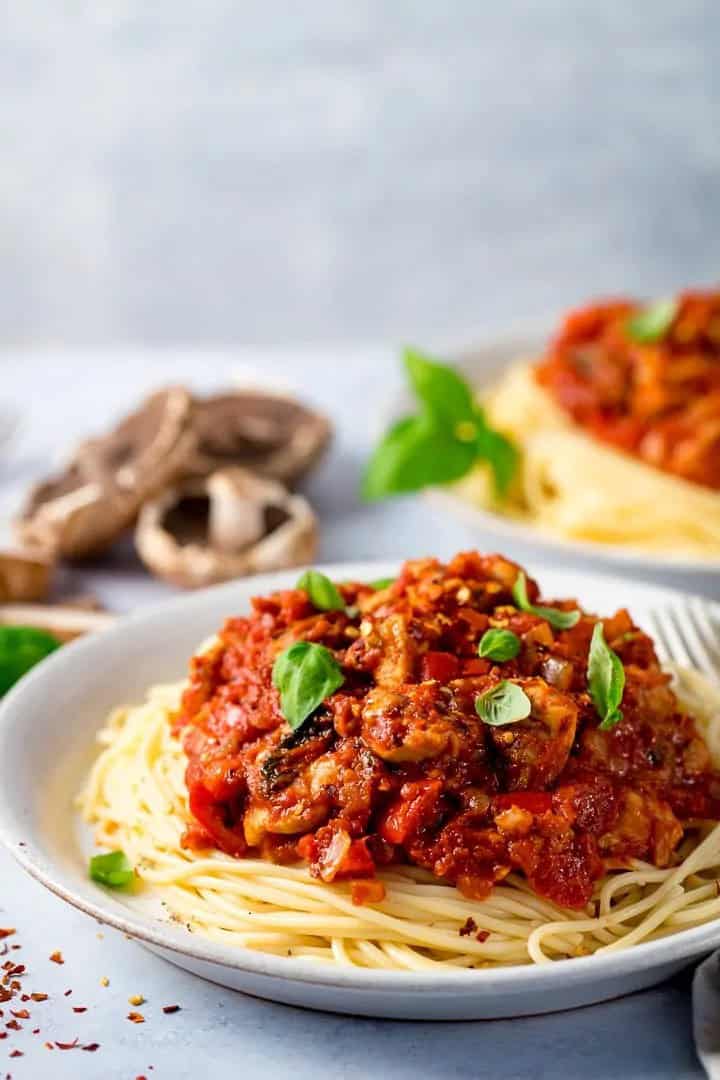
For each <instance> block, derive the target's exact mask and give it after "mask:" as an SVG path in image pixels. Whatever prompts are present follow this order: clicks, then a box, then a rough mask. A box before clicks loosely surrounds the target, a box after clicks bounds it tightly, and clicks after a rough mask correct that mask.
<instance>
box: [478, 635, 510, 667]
mask: <svg viewBox="0 0 720 1080" xmlns="http://www.w3.org/2000/svg"><path fill="white" fill-rule="evenodd" d="M520 645H521V641H520V638H519V637H518V636H517V634H513V632H512V630H500V629H491V630H486V631H485V633H484V634H483V636H482V637H481V638H480V644H479V645H478V656H481V657H483V658H484V659H486V660H497V661H498V662H499V663H502V662H503V660H514V659H515V657H516V656H517V654H518V653H519V652H520Z"/></svg>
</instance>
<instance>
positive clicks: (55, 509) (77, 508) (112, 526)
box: [17, 387, 196, 559]
mask: <svg viewBox="0 0 720 1080" xmlns="http://www.w3.org/2000/svg"><path fill="white" fill-rule="evenodd" d="M192 408H193V404H192V399H191V397H190V395H189V394H188V393H187V391H186V390H183V389H182V388H180V387H174V388H171V389H168V390H162V391H160V392H159V393H157V394H153V395H152V396H151V397H149V398H148V399H147V400H146V401H145V402H144V403H143V404H142V406H141V407H140V408H139V409H138V410H137V411H136V412H134V413H132V414H131V415H130V416H128V417H126V418H125V419H124V420H123V421H122V422H121V423H120V424H119V425H118V426H117V427H116V428H115V429H114V430H113V431H112V432H111V433H110V434H109V435H106V436H103V437H98V438H94V439H89V440H87V441H86V442H84V443H82V444H81V446H79V447H78V449H77V451H76V452H75V454H74V456H73V458H72V459H71V461H70V462H69V464H68V466H67V468H66V470H65V471H64V472H63V473H62V474H61V475H59V476H57V477H54V478H52V479H50V480H47V481H45V482H44V483H42V484H40V485H38V486H37V487H36V488H35V489H34V490H33V491H32V492H31V494H30V497H29V499H28V501H27V503H26V505H25V508H24V510H23V511H22V513H21V516H20V519H19V521H18V522H17V531H18V534H19V535H20V537H21V538H22V539H23V541H24V542H25V543H28V544H34V545H37V546H39V547H41V548H42V549H44V550H45V551H48V552H51V553H53V554H57V555H61V556H64V557H65V558H68V559H79V558H84V557H86V556H91V555H97V554H99V553H100V552H101V551H104V550H105V549H106V548H107V547H109V546H110V544H112V542H113V541H114V540H115V539H116V538H117V537H118V536H119V535H120V533H122V532H123V530H124V529H126V528H127V527H128V526H129V525H131V524H132V522H133V521H134V519H135V517H136V516H137V513H138V510H139V509H140V506H141V505H142V503H143V502H144V501H145V499H147V498H149V497H150V496H152V495H154V494H155V493H156V492H158V491H160V490H162V488H163V487H164V486H165V485H166V484H167V483H169V482H172V481H173V480H174V479H175V478H176V477H177V475H178V473H179V472H181V471H182V470H183V468H184V467H185V464H186V463H187V461H188V460H189V458H190V457H191V455H192V453H193V451H194V448H195V445H196V438H195V434H194V432H193V430H192V426H191V414H192Z"/></svg>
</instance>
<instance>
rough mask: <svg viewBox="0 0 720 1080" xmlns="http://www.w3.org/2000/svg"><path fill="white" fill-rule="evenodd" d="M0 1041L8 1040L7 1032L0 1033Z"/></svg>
mask: <svg viewBox="0 0 720 1080" xmlns="http://www.w3.org/2000/svg"><path fill="white" fill-rule="evenodd" d="M0 1039H7V1031H0Z"/></svg>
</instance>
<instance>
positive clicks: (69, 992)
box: [63, 990, 72, 997]
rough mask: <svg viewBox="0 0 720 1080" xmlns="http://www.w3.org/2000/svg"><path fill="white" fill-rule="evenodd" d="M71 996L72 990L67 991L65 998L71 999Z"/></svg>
mask: <svg viewBox="0 0 720 1080" xmlns="http://www.w3.org/2000/svg"><path fill="white" fill-rule="evenodd" d="M71 994H72V990H66V991H65V993H64V994H63V997H70V995H71Z"/></svg>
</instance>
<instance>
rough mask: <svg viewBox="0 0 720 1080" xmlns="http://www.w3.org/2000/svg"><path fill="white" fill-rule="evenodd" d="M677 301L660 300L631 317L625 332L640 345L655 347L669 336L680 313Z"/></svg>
mask: <svg viewBox="0 0 720 1080" xmlns="http://www.w3.org/2000/svg"><path fill="white" fill-rule="evenodd" d="M678 306H679V305H678V302H677V300H658V301H657V302H656V303H654V304H650V305H649V306H648V307H645V308H642V309H641V310H640V311H637V312H636V313H635V314H634V315H631V316H630V318H629V319H628V321H627V323H626V324H625V330H626V331H627V334H628V336H629V337H631V338H632V340H633V341H637V342H638V344H639V345H654V344H655V343H656V342H658V341H662V339H663V338H664V337H665V335H666V334H667V332H668V330H669V329H670V327H671V326H672V324H673V320H674V318H675V316H676V315H677V312H678Z"/></svg>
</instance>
